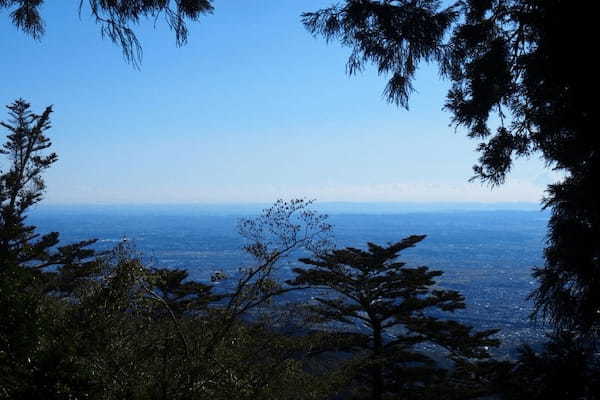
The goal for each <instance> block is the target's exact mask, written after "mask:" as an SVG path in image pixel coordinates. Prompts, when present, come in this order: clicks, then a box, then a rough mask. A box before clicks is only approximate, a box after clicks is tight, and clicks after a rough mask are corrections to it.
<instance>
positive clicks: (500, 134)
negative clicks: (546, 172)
mask: <svg viewBox="0 0 600 400" xmlns="http://www.w3.org/2000/svg"><path fill="white" fill-rule="evenodd" d="M303 21H304V24H305V26H306V27H307V28H308V29H309V31H310V32H312V33H313V34H316V35H322V36H324V37H325V38H326V39H327V40H339V41H340V42H341V43H342V44H343V45H346V46H348V47H350V48H351V49H352V54H351V56H350V59H349V61H348V64H347V66H348V72H349V73H350V74H354V73H357V72H359V71H361V70H362V68H363V67H364V65H365V64H367V63H374V64H375V65H376V67H377V69H378V71H379V73H381V74H389V75H391V77H390V79H389V81H388V84H387V86H386V89H385V95H386V96H387V98H388V99H389V100H390V101H392V102H394V103H397V104H399V105H401V106H404V107H407V106H408V98H409V95H410V93H411V92H412V90H413V80H414V77H415V72H416V70H417V67H418V66H419V64H421V63H423V62H434V63H437V64H438V65H439V67H440V72H441V74H442V75H443V76H444V77H446V78H448V79H449V80H450V81H451V82H452V86H451V89H450V91H449V93H448V97H447V103H446V109H447V110H448V111H450V112H451V114H452V115H453V122H454V123H455V124H456V125H457V126H463V127H465V128H467V129H468V131H469V136H470V137H472V138H474V139H477V140H480V141H481V144H480V145H479V151H480V153H481V156H480V158H479V163H478V164H477V165H475V167H474V171H475V174H476V176H475V178H479V179H481V180H482V181H483V182H487V183H490V184H492V185H497V184H501V183H503V182H504V180H505V178H506V175H507V174H508V172H509V171H510V169H511V167H512V163H513V160H514V159H515V158H518V157H526V156H530V155H532V154H536V153H537V154H540V155H541V156H542V158H543V159H544V160H545V161H546V163H547V165H548V167H552V168H555V169H557V170H559V171H562V172H564V173H565V175H566V178H565V179H564V180H563V181H562V182H558V183H556V184H554V185H550V186H549V190H548V195H547V198H546V199H545V200H544V206H545V207H549V208H551V209H552V217H551V220H550V223H549V235H548V239H549V240H548V246H547V248H546V252H545V258H546V263H545V266H544V268H541V269H538V270H536V272H535V276H536V277H537V278H538V280H539V287H538V288H537V289H536V290H535V291H534V292H533V293H532V298H533V299H534V301H535V305H536V309H537V311H538V313H541V314H542V315H543V316H547V317H549V318H550V320H551V322H552V323H553V325H554V326H555V327H556V328H557V329H563V328H566V329H576V330H578V331H579V332H582V333H589V334H592V335H597V333H598V329H599V328H600V312H598V311H599V310H600V296H598V293H600V246H599V245H598V243H600V202H599V201H598V198H597V196H596V195H595V189H596V186H597V184H598V182H600V136H599V135H597V134H596V133H595V131H594V129H595V127H596V125H597V124H596V123H595V122H596V119H597V117H596V113H595V112H594V110H593V108H592V107H593V105H592V104H593V103H594V102H593V101H592V99H594V96H593V95H595V90H594V89H593V87H594V85H592V84H590V83H591V81H593V80H594V77H595V76H596V74H595V69H596V67H595V64H594V63H593V62H589V60H588V56H587V53H586V52H585V51H582V49H581V47H580V45H582V44H583V43H585V41H587V40H589V38H591V37H594V35H595V30H594V29H595V25H596V20H595V14H594V13H592V12H590V10H589V7H587V6H586V5H583V4H581V3H577V2H572V1H568V0H461V1H454V2H452V3H444V5H442V2H441V1H438V0H346V1H344V2H343V3H342V4H340V5H338V6H333V7H330V8H326V9H323V10H320V11H317V12H310V13H305V14H304V15H303Z"/></svg>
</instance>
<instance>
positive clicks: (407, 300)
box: [289, 235, 499, 399]
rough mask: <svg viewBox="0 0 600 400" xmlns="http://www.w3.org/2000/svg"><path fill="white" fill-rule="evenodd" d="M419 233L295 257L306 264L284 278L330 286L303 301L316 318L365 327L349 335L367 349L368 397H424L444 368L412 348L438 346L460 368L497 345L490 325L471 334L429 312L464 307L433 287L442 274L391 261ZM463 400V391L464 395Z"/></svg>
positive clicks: (461, 301)
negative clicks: (384, 244) (363, 246)
mask: <svg viewBox="0 0 600 400" xmlns="http://www.w3.org/2000/svg"><path fill="white" fill-rule="evenodd" d="M424 238H425V236H416V235H415V236H410V237H407V238H405V239H403V240H402V241H400V242H397V243H394V244H391V245H389V246H387V247H381V246H377V245H375V244H373V243H368V250H367V251H365V250H360V249H356V248H351V247H349V248H346V249H342V250H333V251H330V252H327V253H325V254H322V255H318V256H317V257H315V258H314V259H310V258H302V259H300V261H301V262H303V263H305V264H307V265H309V266H310V267H309V268H307V269H303V268H295V269H294V270H293V271H294V273H296V275H297V276H296V278H295V279H294V280H292V281H289V283H290V284H291V285H310V286H312V287H317V288H325V289H330V290H331V291H329V292H326V293H329V295H327V294H326V295H322V296H317V297H315V298H314V299H315V301H316V302H317V303H316V304H315V305H312V306H310V309H311V310H312V311H313V312H314V313H316V314H317V315H318V316H319V317H321V319H322V321H330V322H331V321H335V322H338V323H341V324H346V325H351V326H352V327H355V326H356V325H357V324H358V325H363V326H365V327H366V328H367V330H368V332H369V333H367V334H365V335H362V334H352V336H354V337H355V338H356V339H358V340H357V341H356V343H355V348H357V349H363V350H367V351H368V355H369V356H368V359H367V361H366V365H367V367H366V370H367V371H368V375H369V376H368V382H369V384H370V387H371V389H372V398H373V399H381V398H382V397H383V396H384V395H385V394H386V393H390V392H391V393H402V394H403V395H404V396H413V397H414V398H416V397H418V396H419V395H420V396H424V393H425V392H427V391H430V390H433V388H434V387H436V386H437V385H438V384H440V382H441V381H443V378H444V377H445V375H446V371H445V370H444V369H443V368H441V367H439V366H437V365H436V362H435V360H434V359H433V358H432V357H431V356H432V354H431V353H427V352H425V351H423V350H422V349H419V348H418V346H419V345H421V344H424V343H430V344H435V345H437V346H439V347H438V351H439V350H440V349H445V351H446V352H447V355H448V357H449V358H450V359H451V360H454V361H455V362H456V363H457V364H460V365H461V366H462V367H463V368H465V367H466V365H467V364H469V363H470V361H472V360H474V359H484V358H487V357H489V355H488V352H487V349H486V347H485V346H494V345H497V344H498V343H499V342H498V341H497V340H495V339H492V338H490V336H491V335H492V334H494V333H496V332H497V330H487V331H481V332H472V328H471V327H468V326H465V325H463V324H460V323H458V322H456V321H451V320H442V319H440V318H438V317H435V316H433V315H432V314H431V312H432V311H434V310H435V311H449V312H452V311H454V310H457V309H462V308H464V307H465V304H464V298H463V296H461V295H460V294H459V293H458V292H456V291H453V290H443V289H434V288H432V286H433V285H434V284H435V280H434V278H436V277H438V276H440V275H441V274H442V272H441V271H430V270H429V269H428V268H427V267H425V266H421V267H417V268H408V267H406V265H405V263H404V262H400V261H394V260H395V259H396V258H397V257H398V255H399V254H398V253H399V252H401V251H402V250H405V249H407V248H410V247H413V246H414V245H415V244H416V243H418V242H420V241H421V240H423V239H424ZM448 388H449V386H448V387H447V389H448ZM477 394H478V395H480V394H481V393H477ZM448 396H449V397H447V398H451V397H450V395H448ZM413 397H410V398H413ZM462 398H469V396H467V395H466V393H463V397H462Z"/></svg>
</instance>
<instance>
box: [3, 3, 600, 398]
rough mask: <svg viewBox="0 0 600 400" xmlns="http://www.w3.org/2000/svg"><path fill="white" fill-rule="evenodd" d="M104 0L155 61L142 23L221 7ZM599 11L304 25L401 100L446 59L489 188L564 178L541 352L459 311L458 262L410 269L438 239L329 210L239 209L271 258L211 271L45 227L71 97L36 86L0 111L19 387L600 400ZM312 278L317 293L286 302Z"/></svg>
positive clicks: (362, 14)
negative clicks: (61, 104)
mask: <svg viewBox="0 0 600 400" xmlns="http://www.w3.org/2000/svg"><path fill="white" fill-rule="evenodd" d="M43 3H44V1H43V0H38V1H24V0H0V12H3V13H4V12H7V15H8V17H9V18H10V19H11V21H12V23H13V24H14V26H15V28H16V29H19V30H22V31H24V32H25V33H26V34H28V35H30V36H31V37H32V38H34V39H38V38H40V37H41V36H42V35H43V33H44V24H45V21H44V19H43V16H42V8H41V6H42V5H43ZM84 3H85V4H86V5H87V6H89V9H90V10H91V14H92V16H93V17H94V20H95V21H96V23H97V24H99V27H100V30H101V34H102V36H104V37H107V38H108V39H109V40H112V41H113V42H114V43H115V44H117V45H118V46H119V47H120V48H121V50H122V51H123V54H124V57H125V59H126V60H128V61H129V62H131V63H132V64H133V65H134V66H135V67H140V65H141V64H140V63H141V46H140V42H139V41H138V39H137V37H136V34H135V32H134V30H133V28H134V27H135V25H136V23H137V22H139V21H140V20H141V19H145V18H150V19H156V18H158V17H164V18H165V19H166V21H167V24H168V26H169V27H170V28H171V29H172V30H173V31H174V33H175V38H176V43H177V44H178V45H183V44H185V42H186V40H187V39H188V35H187V32H188V31H187V26H186V24H187V23H189V22H192V21H195V20H197V19H199V18H200V17H202V16H205V15H206V14H209V13H210V12H212V11H213V5H212V2H211V1H208V0H191V1H163V0H150V1H143V2H139V1H130V0H123V1H97V0H89V1H87V2H81V3H80V6H79V7H80V10H81V9H82V7H83V6H84ZM3 15H4V14H3ZM592 16H593V13H591V12H590V10H587V7H586V6H585V5H583V4H581V3H575V2H567V1H565V0H547V1H542V0H539V1H537V0H467V1H457V2H452V3H447V2H444V3H442V2H440V1H434V0H422V1H412V0H411V1H405V0H380V1H374V0H345V1H343V2H340V3H339V4H338V5H335V6H332V7H330V8H326V9H322V10H318V11H314V12H307V13H305V14H304V15H303V16H302V22H303V23H304V25H305V27H306V28H307V29H308V31H309V32H310V33H312V34H314V35H316V36H317V37H324V38H325V39H326V40H333V41H339V42H340V43H341V44H343V45H344V46H348V47H349V48H350V49H351V56H350V59H349V60H348V72H349V73H350V74H354V73H358V72H360V71H361V70H362V69H363V68H364V67H365V66H366V65H368V64H374V65H375V66H376V68H377V70H378V71H379V73H381V74H383V75H385V76H386V77H389V81H388V84H387V86H386V88H385V92H384V93H385V96H386V97H387V99H389V101H390V102H392V103H395V104H397V105H399V106H404V107H407V106H408V104H409V100H410V94H411V92H412V82H413V79H414V77H415V72H416V71H417V69H418V67H419V65H420V64H421V63H433V64H436V65H438V66H439V71H440V73H441V75H442V76H443V77H445V78H446V79H448V80H449V81H450V82H451V89H450V91H449V93H448V95H447V102H446V109H447V111H448V112H449V113H450V115H451V116H452V118H453V123H454V124H455V125H456V126H461V127H464V128H466V129H467V131H468V135H469V136H470V137H471V138H473V139H475V140H478V141H480V145H479V148H478V149H479V152H480V158H479V162H478V164H477V165H475V166H474V172H475V176H474V178H473V179H476V180H477V179H479V180H481V181H482V182H484V183H489V184H491V185H501V184H502V183H503V182H504V180H505V178H506V176H507V174H509V173H510V170H511V166H512V163H513V161H514V160H515V159H516V158H519V157H526V156H529V155H532V154H537V155H539V156H541V157H542V158H543V159H544V160H545V161H546V164H547V167H548V168H553V169H556V170H559V171H561V172H563V173H564V176H565V178H564V179H563V180H561V181H560V182H557V183H554V184H552V185H550V186H549V187H548V189H547V197H546V199H545V200H544V203H543V207H546V208H548V209H549V210H550V211H551V213H552V214H551V218H550V221H549V225H548V236H547V247H546V249H545V254H544V255H545V265H544V266H543V267H542V268H538V269H536V270H535V271H534V277H535V278H536V280H537V287H536V288H535V289H534V291H533V292H532V293H531V298H532V299H533V301H534V303H535V306H536V309H535V313H534V315H532V318H535V319H537V321H538V322H539V323H540V324H545V325H546V326H548V327H549V328H551V329H552V334H551V335H549V337H548V341H547V343H546V344H545V345H544V347H543V348H542V349H541V350H539V351H535V350H534V349H533V348H531V347H528V346H524V347H522V348H521V350H520V355H519V357H518V359H516V360H513V361H506V360H503V361H500V360H494V359H493V358H492V357H491V356H490V354H489V348H490V347H493V346H496V345H498V340H497V339H496V338H495V337H494V334H495V333H496V330H485V331H477V330H475V329H473V328H472V327H470V326H467V325H465V324H462V323H460V322H458V321H456V320H453V318H452V312H453V311H455V310H459V309H462V308H464V307H465V299H464V297H463V296H462V295H461V294H460V293H459V292H457V291H454V290H445V289H443V288H440V287H437V286H436V278H437V277H439V276H440V275H441V274H442V272H441V271H437V270H432V269H429V268H428V267H426V266H411V265H408V264H406V263H404V262H402V261H401V260H399V257H400V256H401V252H402V251H403V250H406V249H409V248H411V247H414V246H416V245H417V244H418V243H419V242H421V241H422V240H424V239H425V237H424V236H419V235H413V236H409V237H406V238H398V240H397V242H395V243H389V244H386V245H383V244H377V243H365V246H364V247H363V248H342V249H338V248H334V247H333V245H332V242H331V240H330V234H331V225H330V224H329V223H328V221H327V216H325V215H322V214H320V213H318V212H316V211H314V208H313V207H312V202H311V201H306V200H302V199H300V200H290V201H282V200H280V201H277V202H276V203H275V204H273V206H272V207H270V208H267V209H265V210H264V211H263V212H262V213H261V214H260V215H258V216H256V217H252V218H246V219H242V220H240V223H239V233H240V235H242V237H243V238H245V240H246V245H245V247H244V250H245V251H246V252H247V254H248V255H249V256H251V257H252V259H253V260H254V263H253V264H252V266H249V267H244V268H240V269H239V271H238V272H237V273H236V274H233V275H229V276H226V275H224V274H222V273H218V272H216V273H215V274H214V275H213V276H212V279H211V280H212V282H197V281H194V280H192V279H189V277H188V273H187V272H186V271H185V270H178V269H163V268H156V267H152V266H149V265H145V264H144V262H143V261H142V257H141V255H140V254H138V253H137V252H136V249H135V247H134V246H132V245H131V244H130V243H127V242H123V243H120V244H119V245H118V246H116V247H115V248H114V249H113V250H111V251H108V252H100V253H98V252H95V251H94V250H93V248H94V246H93V245H94V239H93V238H91V239H90V240H87V241H83V242H78V243H66V244H65V243H61V242H60V240H59V239H60V238H59V233H57V232H52V233H49V234H43V235H42V234H39V233H38V232H37V230H36V227H35V226H31V225H30V224H29V223H28V220H27V216H28V213H29V211H30V210H31V208H32V207H33V206H35V205H36V204H38V203H40V202H41V201H42V200H43V194H44V190H45V183H44V172H45V171H46V170H47V169H48V168H50V167H51V166H52V165H53V164H54V163H55V162H56V161H57V159H58V156H57V155H56V154H55V153H53V152H52V150H51V145H52V144H51V139H50V137H51V135H52V130H51V118H52V116H53V109H52V107H47V108H46V109H45V110H42V111H41V112H39V113H38V112H36V111H35V110H32V109H31V106H30V104H29V103H28V102H27V101H26V100H24V99H20V98H17V99H16V100H15V101H14V102H13V103H11V104H9V105H8V106H7V111H8V117H7V118H6V119H5V120H4V121H3V122H1V123H0V125H1V128H2V130H3V134H4V135H5V142H4V144H3V147H2V149H0V153H2V157H3V160H2V164H1V165H2V170H1V171H0V321H1V324H0V398H6V399H21V398H34V399H37V398H40V399H83V398H91V399H123V398H129V399H177V398H182V399H183V398H186V399H196V398H217V399H218V398H223V399H230V398H248V399H270V398H273V399H287V398H290V399H301V398H302V399H304V398H307V399H309V398H310V399H351V398H366V399H396V398H397V399H483V398H504V399H525V398H527V399H554V398H556V399H595V398H598V397H600V396H599V395H598V393H600V364H599V362H600V359H599V355H598V354H599V353H598V347H597V346H598V329H599V327H600V317H599V316H600V296H599V295H598V293H600V245H599V243H600V202H599V201H598V198H597V195H596V194H595V187H596V186H597V182H599V181H600V179H599V178H600V159H599V158H600V151H599V148H600V142H599V139H598V135H595V134H593V132H592V126H593V125H592V124H593V120H594V119H595V114H594V113H593V111H592V110H591V104H592V102H591V101H590V99H591V98H592V97H591V94H592V90H593V89H592V87H593V85H592V84H591V83H590V81H591V80H593V77H594V74H593V72H594V71H593V69H594V67H595V66H594V63H593V62H591V61H589V60H587V58H588V55H587V54H588V53H589V52H584V51H582V50H581V49H580V48H579V45H580V44H581V45H583V44H584V42H585V41H586V40H589V38H591V37H592V26H593V25H592V22H593V21H592ZM206 17H207V18H208V16H206ZM582 57H585V60H581V58H582ZM18 96H19V94H18V93H15V97H18ZM494 121H499V123H497V124H496V123H495V122H494ZM299 250H301V251H302V252H303V253H302V254H309V256H303V257H302V258H301V259H300V260H299V261H300V263H301V264H302V267H298V268H296V269H294V274H295V277H294V278H293V279H290V280H287V281H280V280H278V279H277V278H276V274H275V272H276V271H277V268H278V266H279V265H280V263H281V262H282V261H283V260H285V259H286V258H291V257H297V254H298V251H299ZM224 280H226V281H228V282H230V284H229V285H228V286H227V287H228V289H226V290H225V289H221V288H220V287H219V286H218V285H217V283H218V282H220V281H224ZM314 290H319V292H318V293H319V295H314V296H311V297H312V301H307V302H304V303H302V304H297V303H292V302H287V301H284V300H283V297H282V295H284V294H285V293H288V292H292V291H294V292H302V291H305V292H306V293H309V292H310V291H314ZM310 293H313V292H310ZM434 311H435V312H434ZM356 324H362V325H363V326H365V327H366V328H367V329H366V330H361V331H360V332H359V331H356V330H353V329H352V327H353V326H355V325H356ZM424 344H427V346H426V347H425V346H423V345H424Z"/></svg>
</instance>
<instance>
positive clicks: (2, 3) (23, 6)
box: [0, 0, 213, 66]
mask: <svg viewBox="0 0 600 400" xmlns="http://www.w3.org/2000/svg"><path fill="white" fill-rule="evenodd" d="M77 3H78V7H79V13H80V14H81V13H82V12H83V11H84V10H85V5H86V4H87V7H88V8H89V12H90V13H91V15H92V17H93V18H94V19H95V20H96V23H97V24H98V25H100V33H101V35H102V37H108V38H109V39H110V40H111V41H112V42H113V43H115V44H117V45H118V46H120V47H121V50H122V51H123V56H124V57H125V59H126V60H127V61H129V62H131V63H133V64H134V65H135V66H137V65H138V64H139V62H140V61H141V57H142V47H141V44H140V42H139V40H138V38H137V36H136V35H135V33H134V31H133V29H132V26H133V25H136V24H138V23H139V22H140V20H142V19H150V20H154V21H156V20H157V19H158V18H160V17H163V18H164V19H165V21H166V23H167V24H168V25H169V28H170V29H171V30H172V31H173V32H175V40H176V43H177V45H178V46H181V45H183V44H185V43H186V41H187V36H188V29H187V25H186V20H190V21H196V20H198V18H199V17H200V16H201V15H203V14H206V13H210V12H212V10H213V7H212V0H144V1H139V0H119V1H105V0H87V1H83V0H82V1H79V2H77ZM77 3H75V4H77ZM44 5H45V2H44V0H0V11H1V10H2V9H9V10H11V12H10V19H11V21H12V23H13V24H14V25H15V26H16V27H17V28H18V29H20V30H22V31H23V32H25V33H26V34H28V35H30V36H32V37H33V38H34V39H40V38H41V37H42V36H43V34H44V30H45V29H44V25H45V22H44V19H43V18H42V16H41V14H40V9H41V8H42V6H44Z"/></svg>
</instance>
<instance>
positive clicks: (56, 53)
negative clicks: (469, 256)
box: [0, 0, 556, 203]
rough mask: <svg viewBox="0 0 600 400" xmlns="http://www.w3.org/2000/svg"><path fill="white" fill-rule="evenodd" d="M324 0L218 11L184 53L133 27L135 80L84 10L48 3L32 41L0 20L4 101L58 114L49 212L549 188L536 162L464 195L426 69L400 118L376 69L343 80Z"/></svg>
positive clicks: (465, 165)
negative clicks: (321, 16) (326, 28)
mask: <svg viewBox="0 0 600 400" xmlns="http://www.w3.org/2000/svg"><path fill="white" fill-rule="evenodd" d="M330 2H331V0H302V1H266V0H263V1H245V2H241V1H216V2H215V7H216V9H215V12H214V14H213V15H209V16H205V17H204V18H202V19H201V21H200V22H199V23H195V24H192V25H190V36H189V43H188V44H187V45H186V46H184V47H182V48H177V47H176V46H175V40H174V35H173V34H172V33H171V32H169V31H168V27H167V26H166V25H165V24H164V23H159V24H158V25H157V27H156V29H154V27H153V24H152V23H144V24H141V25H140V26H138V27H137V30H136V32H137V33H138V37H139V39H140V40H141V42H142V44H143V48H144V59H143V64H142V67H141V70H139V71H138V70H135V69H133V68H132V67H131V66H130V65H128V64H126V63H125V62H124V60H123V58H122V57H121V52H120V50H119V49H118V48H117V47H116V46H114V45H113V44H112V43H111V42H110V41H108V40H103V39H101V37H100V35H99V30H98V27H97V26H96V25H95V24H94V22H93V21H92V20H91V19H90V18H88V16H87V13H86V12H85V10H84V13H83V14H82V18H81V19H79V18H78V16H77V5H78V4H79V2H78V1H72V0H70V1H60V2H56V1H48V2H47V4H46V5H45V6H44V7H43V9H42V12H43V15H44V16H45V19H46V28H47V32H46V35H45V36H44V37H43V38H42V40H41V41H39V42H36V41H34V40H33V39H31V38H29V37H27V36H25V35H24V34H22V33H21V32H18V31H17V30H16V29H15V28H14V27H13V26H12V25H11V24H10V23H9V21H8V15H7V12H6V11H3V12H2V13H0V46H1V47H2V53H3V57H2V62H0V74H1V75H2V76H3V84H2V88H1V89H0V103H1V104H8V103H10V102H12V101H13V100H14V99H15V98H17V97H23V98H25V99H26V100H28V101H30V102H31V103H32V105H33V107H34V110H36V111H40V112H41V110H42V109H43V107H44V106H46V105H49V104H53V105H54V109H55V113H54V117H53V128H52V130H51V131H50V136H51V138H52V139H53V143H54V151H56V152H57V153H58V154H59V158H60V160H59V162H58V163H57V164H55V166H53V168H52V169H51V170H50V171H49V172H48V174H47V179H46V182H47V186H48V189H47V194H46V201H47V202H48V203H220V202H227V203H240V202H271V201H273V200H275V199H277V198H280V197H283V198H290V197H309V198H317V199H319V200H322V201H361V202H364V201H399V202H403V201H410V202H415V201H417V202H418V201H425V202H432V201H483V202H507V201H508V202H512V201H530V202H537V201H539V200H540V199H541V197H542V196H543V190H544V187H545V185H546V184H547V183H549V182H551V181H553V180H555V179H556V176H555V175H554V174H553V173H552V172H551V171H548V170H547V169H545V168H544V165H543V163H542V162H541V161H539V160H538V159H535V158H534V159H530V160H525V161H523V162H519V163H517V165H516V166H515V169H514V171H513V173H512V174H511V176H510V178H509V180H508V182H507V184H505V185H504V186H503V187H500V188H497V189H494V190H490V189H489V188H488V187H486V186H482V185H480V184H479V183H468V182H467V181H468V178H469V177H470V176H471V175H472V171H471V166H472V165H473V164H474V162H475V161H476V159H477V153H476V152H475V151H474V148H475V147H476V145H477V143H476V142H474V141H472V140H469V139H468V138H466V137H465V135H464V132H461V131H460V130H459V131H457V132H455V130H454V128H452V127H450V126H449V123H450V116H449V114H448V113H446V112H444V111H442V110H441V108H442V105H443V102H444V97H445V93H446V90H447V83H446V82H444V81H441V80H440V79H439V78H438V76H437V71H436V69H435V68H433V67H429V66H424V68H422V70H421V71H420V73H419V75H418V77H417V82H416V85H415V86H416V89H417V91H418V93H415V95H414V96H413V97H412V99H411V102H410V111H406V110H404V109H400V108H397V107H395V106H393V105H390V104H387V103H386V102H385V101H384V100H383V98H382V96H381V93H382V90H383V88H384V85H385V77H380V76H377V74H376V73H375V72H374V71H373V70H369V69H367V70H366V71H365V73H363V74H361V75H358V76H354V77H348V76H346V75H345V61H346V58H347V56H348V50H347V49H344V48H341V47H339V46H338V45H337V44H335V43H330V44H326V43H325V42H324V41H323V40H322V39H320V38H313V37H311V36H310V34H308V32H307V31H306V30H305V29H304V28H303V27H302V25H301V23H300V14H301V13H302V12H303V11H311V10H316V9H318V8H321V7H325V6H327V5H329V4H330ZM242 4H243V7H242V6H241V5H242ZM0 119H2V120H5V119H6V113H5V112H4V111H0Z"/></svg>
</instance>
